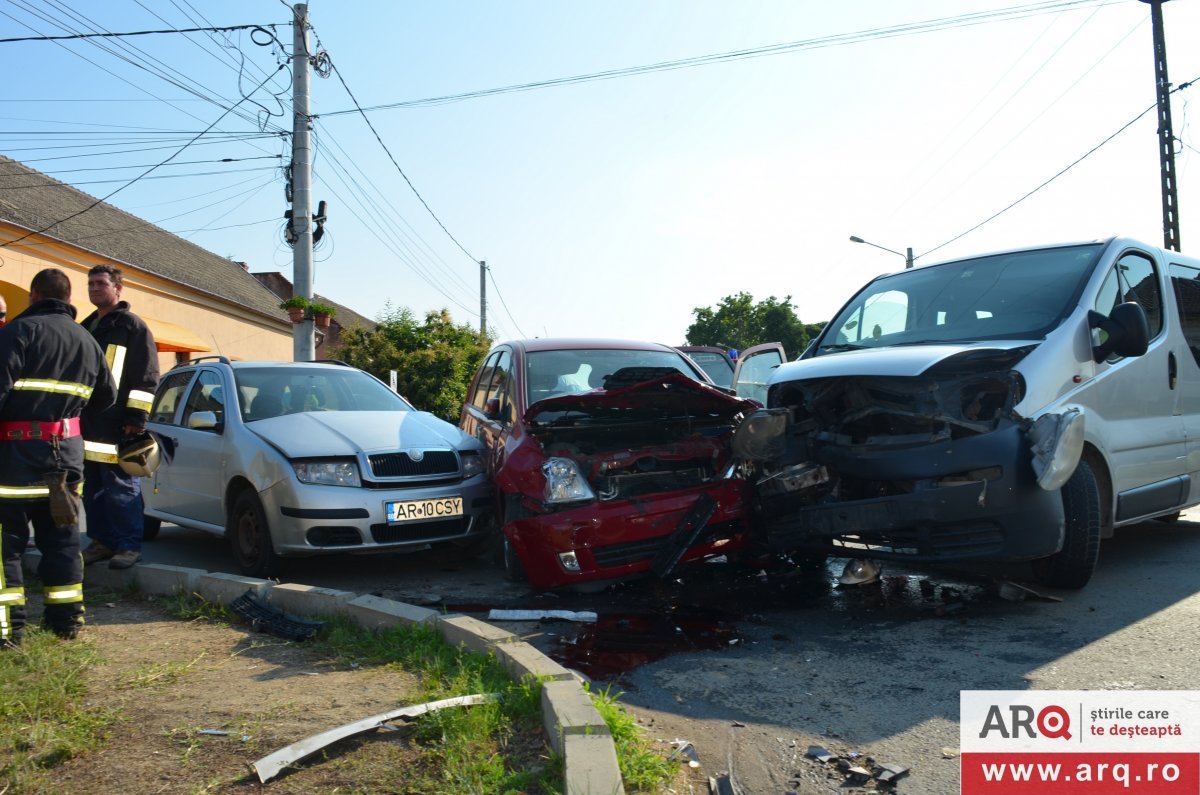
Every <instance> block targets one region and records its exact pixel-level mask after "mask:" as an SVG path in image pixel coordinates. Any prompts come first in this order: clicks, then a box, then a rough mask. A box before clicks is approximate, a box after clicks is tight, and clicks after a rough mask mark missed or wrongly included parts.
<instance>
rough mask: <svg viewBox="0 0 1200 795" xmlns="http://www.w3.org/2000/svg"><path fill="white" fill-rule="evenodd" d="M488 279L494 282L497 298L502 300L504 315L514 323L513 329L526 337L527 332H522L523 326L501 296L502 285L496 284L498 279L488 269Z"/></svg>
mask: <svg viewBox="0 0 1200 795" xmlns="http://www.w3.org/2000/svg"><path fill="white" fill-rule="evenodd" d="M487 274H488V278H489V279H491V280H492V287H493V288H495V292H496V297H497V298H499V299H500V306H502V307H504V314H506V315H508V319H509V320H511V321H512V324H513V328H515V329H516V330H517V334H518V335H520V336H521V337H524V336H525V332H524V331H521V325H520V324H519V323H517V319H516V318H515V317H513V315H512V312H509V311H508V302H506V301H505V300H504V296H503V295H501V294H500V285H498V284H496V277H495V276H493V275H492V269H491V268H488V269H487Z"/></svg>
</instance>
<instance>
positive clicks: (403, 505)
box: [383, 497, 463, 524]
mask: <svg viewBox="0 0 1200 795" xmlns="http://www.w3.org/2000/svg"><path fill="white" fill-rule="evenodd" d="M383 506H384V508H385V509H386V510H387V521H388V524H400V523H401V522H418V521H427V520H429V519H449V518H450V517H452V516H462V515H463V507H462V497H443V498H442V499H440V500H404V501H402V502H385V503H384V504H383Z"/></svg>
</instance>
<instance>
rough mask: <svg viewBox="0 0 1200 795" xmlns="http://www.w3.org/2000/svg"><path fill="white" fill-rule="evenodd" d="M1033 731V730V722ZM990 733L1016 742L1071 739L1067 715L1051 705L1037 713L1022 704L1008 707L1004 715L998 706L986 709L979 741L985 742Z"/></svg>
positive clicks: (1001, 708) (1069, 721) (1068, 714)
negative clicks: (1022, 739)
mask: <svg viewBox="0 0 1200 795" xmlns="http://www.w3.org/2000/svg"><path fill="white" fill-rule="evenodd" d="M1035 722H1036V724H1037V730H1036V731H1035V730H1034V723H1035ZM992 732H996V733H998V734H999V735H1000V736H1001V737H1003V738H1005V739H1016V738H1018V737H1021V736H1022V733H1024V736H1026V737H1029V738H1031V739H1036V738H1038V737H1047V738H1050V739H1054V740H1057V739H1060V738H1061V739H1063V740H1070V739H1071V715H1070V713H1068V712H1067V711H1066V710H1065V709H1063V708H1062V707H1059V706H1056V705H1054V704H1051V705H1049V706H1046V707H1042V709H1041V710H1040V711H1038V712H1036V713H1035V712H1034V711H1033V707H1030V706H1028V705H1025V704H1009V705H1008V714H1007V715H1005V714H1004V708H1003V707H1001V706H1000V705H998V704H992V705H991V707H989V708H988V713H987V717H986V718H985V719H984V721H983V729H982V730H981V731H980V732H979V737H980V738H981V739H986V738H987V737H988V736H989V735H991V733H992Z"/></svg>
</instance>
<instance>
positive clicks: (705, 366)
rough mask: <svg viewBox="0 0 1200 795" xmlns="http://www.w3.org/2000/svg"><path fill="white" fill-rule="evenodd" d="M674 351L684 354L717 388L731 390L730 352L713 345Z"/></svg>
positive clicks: (683, 346)
mask: <svg viewBox="0 0 1200 795" xmlns="http://www.w3.org/2000/svg"><path fill="white" fill-rule="evenodd" d="M675 350H677V351H679V352H680V353H685V354H687V356H688V357H689V358H690V359H691V360H692V361H693V362H695V363H696V364H698V365H700V369H702V370H703V371H704V372H706V373H708V377H709V378H711V379H712V380H713V383H714V384H716V385H717V386H721V387H725V388H726V389H732V388H733V371H734V368H735V364H734V358H735V357H733V356H730V355H729V354H730V351H728V350H726V349H725V348H718V347H716V346H713V345H681V346H679V347H678V348H676V349H675Z"/></svg>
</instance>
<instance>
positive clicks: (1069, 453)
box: [1029, 409, 1084, 491]
mask: <svg viewBox="0 0 1200 795" xmlns="http://www.w3.org/2000/svg"><path fill="white" fill-rule="evenodd" d="M1083 418H1084V415H1083V413H1082V412H1081V411H1080V410H1079V409H1067V410H1066V411H1064V412H1063V413H1062V414H1043V415H1042V416H1041V417H1038V419H1037V421H1035V422H1034V423H1033V427H1032V428H1031V429H1030V431H1029V438H1030V441H1031V442H1032V452H1033V460H1032V462H1031V463H1032V464H1033V472H1034V474H1035V475H1037V484H1038V485H1039V486H1041V487H1042V488H1043V489H1045V490H1046V491H1054V490H1056V489H1059V488H1062V486H1063V485H1064V484H1066V482H1067V481H1068V480H1070V479H1071V475H1073V474H1075V467H1076V466H1078V465H1079V459H1080V458H1081V457H1082V455H1083V422H1084V420H1083Z"/></svg>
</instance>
